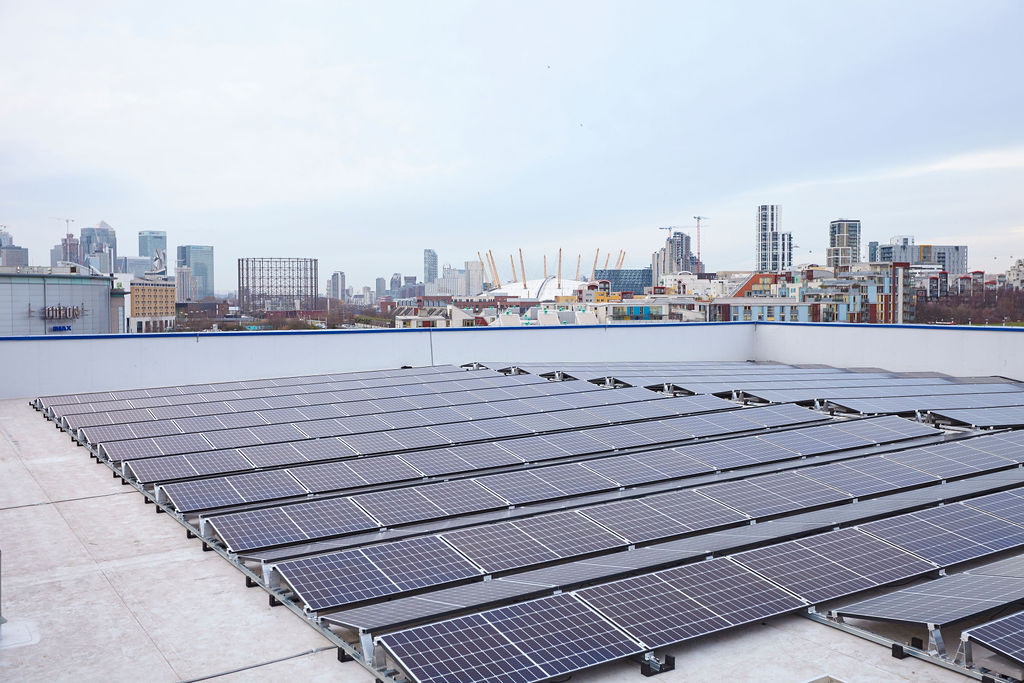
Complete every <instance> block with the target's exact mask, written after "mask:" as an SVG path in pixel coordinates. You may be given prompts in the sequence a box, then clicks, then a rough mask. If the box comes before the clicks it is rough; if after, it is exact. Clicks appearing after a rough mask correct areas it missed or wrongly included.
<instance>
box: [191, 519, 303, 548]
mask: <svg viewBox="0 0 1024 683" xmlns="http://www.w3.org/2000/svg"><path fill="white" fill-rule="evenodd" d="M208 519H209V522H210V524H211V525H212V526H213V528H214V529H215V530H216V531H217V535H219V536H220V537H221V539H223V541H224V543H225V545H226V546H227V548H228V550H231V551H233V552H239V551H243V550H251V549H253V548H267V547H269V546H274V545H282V544H285V543H291V542H293V541H300V540H303V539H306V538H308V536H307V535H306V533H305V532H304V531H302V529H300V528H299V527H298V525H297V524H295V522H293V521H292V520H291V518H290V517H288V515H287V514H286V513H285V512H284V510H283V509H282V508H267V509H262V510H246V511H245V512H239V513H234V514H230V515H220V516H217V517H210V518H208Z"/></svg>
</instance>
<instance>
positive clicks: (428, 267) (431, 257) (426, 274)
mask: <svg viewBox="0 0 1024 683" xmlns="http://www.w3.org/2000/svg"><path fill="white" fill-rule="evenodd" d="M436 279H437V252H436V251H434V250H433V249H424V250H423V282H424V284H430V283H431V282H433V281H434V280H436Z"/></svg>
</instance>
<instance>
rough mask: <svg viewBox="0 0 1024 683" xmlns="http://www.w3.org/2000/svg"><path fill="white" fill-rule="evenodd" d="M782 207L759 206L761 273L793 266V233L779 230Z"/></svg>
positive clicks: (757, 259) (757, 256)
mask: <svg viewBox="0 0 1024 683" xmlns="http://www.w3.org/2000/svg"><path fill="white" fill-rule="evenodd" d="M781 208H782V207H780V206H779V205H778V204H761V205H760V206H758V207H757V213H756V215H755V222H756V231H757V232H756V251H755V254H754V269H755V270H757V272H759V273H781V272H783V271H787V270H789V269H791V268H792V267H793V233H791V232H782V231H780V230H779V225H780V218H781V214H782V212H781ZM655 282H657V280H655Z"/></svg>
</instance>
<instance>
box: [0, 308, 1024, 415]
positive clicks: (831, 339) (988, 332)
mask: <svg viewBox="0 0 1024 683" xmlns="http://www.w3.org/2000/svg"><path fill="white" fill-rule="evenodd" d="M684 360H729V361H737V360H741V361H744V360H758V361H777V362H782V363H797V364H810V363H822V364H826V365H834V366H838V367H878V368H884V369H886V370H890V371H893V372H929V371H930V372H944V373H947V374H950V375H959V376H972V375H1001V376H1004V377H1010V378H1013V379H1018V380H1024V328H1012V327H1006V328H994V327H944V326H925V325H845V324H834V323H681V324H659V325H609V326H566V327H514V328H486V327H475V328H468V327H467V328H450V329H436V330H429V329H416V330H329V331H316V332H219V333H199V334H133V335H95V336H69V337H16V338H0V398H26V399H27V398H34V397H36V396H42V395H49V394H60V393H78V392H88V391H104V390H108V389H124V388H135V387H153V386H165V385H171V384H192V383H203V382H220V381H228V380H234V379H244V378H257V377H280V376H286V375H308V374H318V373H325V372H345V371H351V370H369V369H380V368H395V367H400V366H403V365H411V366H424V365H432V364H433V365H441V364H445V363H448V364H453V365H461V364H463V363H470V362H473V361H480V362H488V361H499V362H501V361H505V362H519V363H529V362H537V361H684Z"/></svg>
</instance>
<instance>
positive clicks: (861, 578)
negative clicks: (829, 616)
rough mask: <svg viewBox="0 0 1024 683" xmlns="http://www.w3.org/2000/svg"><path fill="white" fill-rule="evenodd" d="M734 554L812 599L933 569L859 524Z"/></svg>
mask: <svg viewBox="0 0 1024 683" xmlns="http://www.w3.org/2000/svg"><path fill="white" fill-rule="evenodd" d="M733 559H735V560H736V561H737V562H739V563H740V564H742V565H743V566H745V567H747V568H749V569H751V570H753V571H754V572H756V573H758V574H760V575H761V576H764V577H765V578H767V579H769V580H770V581H772V582H773V583H775V584H777V585H779V586H781V587H783V588H785V589H786V590H788V591H790V592H791V593H795V594H796V595H799V596H800V597H802V598H804V599H805V600H807V602H809V603H811V604H817V603H819V602H823V601H825V600H830V599H832V598H838V597H842V596H844V595H850V594H851V593H857V592H859V591H862V590H865V589H867V588H873V587H875V586H883V585H885V584H888V583H892V582H893V581H899V580H901V579H906V578H910V577H912V576H918V575H920V574H924V573H926V572H929V571H934V570H935V569H936V566H935V565H934V564H932V563H931V562H926V561H925V560H922V559H921V558H919V557H916V556H915V555H912V554H910V553H909V552H907V551H905V550H902V549H900V548H896V547H894V546H892V545H890V544H888V543H885V542H884V541H881V540H879V539H877V538H874V537H872V536H869V535H868V534H866V533H863V532H861V531H858V530H857V529H840V530H839V531H833V532H830V533H827V534H820V535H817V536H810V537H808V538H802V539H797V540H794V541H787V542H785V543H778V544H775V545H772V546H768V547H765V548H758V549H756V550H748V551H746V552H742V553H739V554H737V555H734V556H733Z"/></svg>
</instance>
